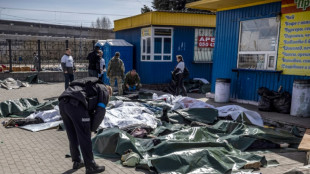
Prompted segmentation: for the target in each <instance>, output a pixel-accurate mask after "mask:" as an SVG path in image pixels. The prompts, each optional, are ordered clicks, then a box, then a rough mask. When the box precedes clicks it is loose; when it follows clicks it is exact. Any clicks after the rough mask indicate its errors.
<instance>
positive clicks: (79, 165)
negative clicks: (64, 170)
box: [72, 161, 85, 170]
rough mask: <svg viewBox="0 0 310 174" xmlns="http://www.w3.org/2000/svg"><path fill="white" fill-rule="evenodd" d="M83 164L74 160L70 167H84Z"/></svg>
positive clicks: (75, 168)
mask: <svg viewBox="0 0 310 174" xmlns="http://www.w3.org/2000/svg"><path fill="white" fill-rule="evenodd" d="M84 166H85V165H84V163H83V162H76V161H74V162H73V167H72V169H74V170H77V169H80V168H81V167H84Z"/></svg>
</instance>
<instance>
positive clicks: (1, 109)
mask: <svg viewBox="0 0 310 174" xmlns="http://www.w3.org/2000/svg"><path fill="white" fill-rule="evenodd" d="M56 105H58V100H53V101H48V102H44V103H39V101H38V99H36V98H21V99H18V100H8V101H4V102H1V103H0V117H27V116H29V115H30V114H31V113H34V112H36V111H43V110H50V109H54V106H56Z"/></svg>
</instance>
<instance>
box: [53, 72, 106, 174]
mask: <svg viewBox="0 0 310 174" xmlns="http://www.w3.org/2000/svg"><path fill="white" fill-rule="evenodd" d="M110 95H112V89H111V87H109V86H106V85H104V84H102V83H101V82H100V81H99V80H98V78H96V77H87V78H84V79H79V80H75V81H73V82H72V83H71V84H70V86H69V87H68V88H67V89H66V90H65V91H64V92H63V93H62V94H61V95H60V97H59V111H60V115H61V117H62V119H63V122H64V125H65V127H66V131H67V135H68V139H69V143H70V153H71V157H72V161H73V169H79V168H80V167H82V166H83V165H84V164H85V168H86V174H90V173H100V172H103V171H104V170H105V167H104V166H98V165H97V164H96V163H95V161H94V156H93V152H92V142H91V131H96V130H97V128H98V127H99V125H100V123H101V122H102V120H103V118H104V115H105V112H106V109H105V107H106V105H107V104H108V102H109V96H110ZM78 146H80V149H81V152H82V155H83V159H84V164H83V162H82V161H81V158H80V151H79V149H78Z"/></svg>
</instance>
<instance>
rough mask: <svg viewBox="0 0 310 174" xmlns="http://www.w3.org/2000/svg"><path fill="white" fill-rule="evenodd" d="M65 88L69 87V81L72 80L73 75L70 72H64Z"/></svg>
mask: <svg viewBox="0 0 310 174" xmlns="http://www.w3.org/2000/svg"><path fill="white" fill-rule="evenodd" d="M64 75H65V89H67V88H68V87H69V83H70V82H72V81H73V80H74V75H73V74H70V73H65V74H64Z"/></svg>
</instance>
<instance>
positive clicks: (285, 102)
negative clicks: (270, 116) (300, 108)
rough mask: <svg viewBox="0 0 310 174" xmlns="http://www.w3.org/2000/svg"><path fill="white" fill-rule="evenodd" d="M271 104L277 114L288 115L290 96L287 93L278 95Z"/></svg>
mask: <svg viewBox="0 0 310 174" xmlns="http://www.w3.org/2000/svg"><path fill="white" fill-rule="evenodd" d="M272 103H273V107H274V109H275V110H276V111H277V112H280V113H283V114H288V113H290V110H291V95H290V93H288V92H283V93H279V96H278V97H276V98H274V99H273V102H272Z"/></svg>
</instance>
